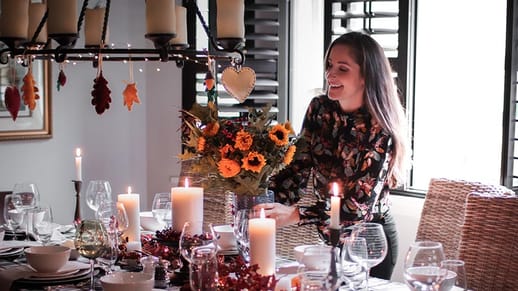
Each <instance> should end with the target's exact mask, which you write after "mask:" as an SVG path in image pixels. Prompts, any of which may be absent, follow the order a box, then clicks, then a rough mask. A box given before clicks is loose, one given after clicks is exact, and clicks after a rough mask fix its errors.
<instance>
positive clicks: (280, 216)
mask: <svg viewBox="0 0 518 291" xmlns="http://www.w3.org/2000/svg"><path fill="white" fill-rule="evenodd" d="M261 208H264V214H265V216H266V217H268V218H273V219H275V225H276V226H277V227H283V226H287V225H290V224H295V223H297V222H299V220H300V217H299V210H298V209H297V207H295V206H287V205H284V204H280V203H262V204H258V205H255V206H254V210H255V211H261Z"/></svg>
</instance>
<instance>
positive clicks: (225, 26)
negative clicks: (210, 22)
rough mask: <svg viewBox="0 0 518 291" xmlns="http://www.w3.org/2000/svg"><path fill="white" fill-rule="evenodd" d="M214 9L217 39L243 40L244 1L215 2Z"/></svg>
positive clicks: (219, 0)
mask: <svg viewBox="0 0 518 291" xmlns="http://www.w3.org/2000/svg"><path fill="white" fill-rule="evenodd" d="M216 8H217V11H216V13H217V19H216V23H217V26H216V27H217V38H244V37H245V22H244V21H245V2H244V0H217V1H216Z"/></svg>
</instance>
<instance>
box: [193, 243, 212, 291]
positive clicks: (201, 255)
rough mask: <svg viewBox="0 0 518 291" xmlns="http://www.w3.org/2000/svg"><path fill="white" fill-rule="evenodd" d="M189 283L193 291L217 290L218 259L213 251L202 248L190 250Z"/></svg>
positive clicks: (208, 248)
mask: <svg viewBox="0 0 518 291" xmlns="http://www.w3.org/2000/svg"><path fill="white" fill-rule="evenodd" d="M189 283H190V286H191V290H194V291H201V290H204V291H216V290H218V259H217V257H216V256H215V255H214V249H212V248H211V247H206V246H202V247H197V248H194V249H193V250H192V254H191V260H190V264H189Z"/></svg>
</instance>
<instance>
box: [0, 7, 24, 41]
mask: <svg viewBox="0 0 518 291" xmlns="http://www.w3.org/2000/svg"><path fill="white" fill-rule="evenodd" d="M0 7H1V8H2V14H1V15H0V20H1V21H0V27H1V28H2V29H1V31H0V36H2V37H14V38H21V39H27V31H28V28H29V0H2V2H1V6H0Z"/></svg>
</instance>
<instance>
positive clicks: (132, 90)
mask: <svg viewBox="0 0 518 291" xmlns="http://www.w3.org/2000/svg"><path fill="white" fill-rule="evenodd" d="M129 76H130V81H129V82H126V81H125V83H126V88H125V89H124V91H122V97H123V100H124V103H123V104H124V106H126V107H128V111H131V108H132V107H133V102H135V103H137V104H140V99H139V98H138V90H137V83H136V82H135V81H134V80H133V62H132V61H131V59H130V61H129Z"/></svg>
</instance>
